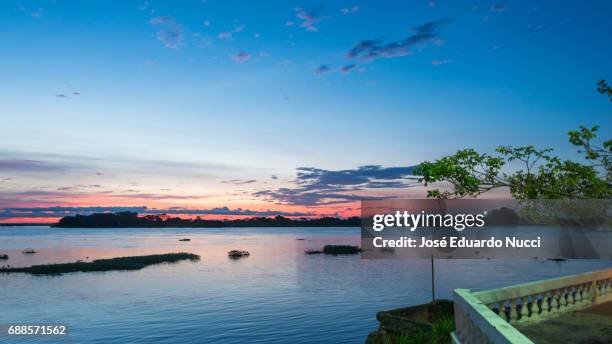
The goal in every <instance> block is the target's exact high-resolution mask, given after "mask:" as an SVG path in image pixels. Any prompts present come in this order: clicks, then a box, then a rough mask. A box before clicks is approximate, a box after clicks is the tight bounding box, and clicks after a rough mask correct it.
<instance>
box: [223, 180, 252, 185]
mask: <svg viewBox="0 0 612 344" xmlns="http://www.w3.org/2000/svg"><path fill="white" fill-rule="evenodd" d="M255 182H257V180H255V179H248V180H242V179H232V180H223V181H221V183H224V184H234V185H245V184H252V183H255Z"/></svg>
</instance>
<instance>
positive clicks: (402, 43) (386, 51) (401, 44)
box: [347, 19, 451, 61]
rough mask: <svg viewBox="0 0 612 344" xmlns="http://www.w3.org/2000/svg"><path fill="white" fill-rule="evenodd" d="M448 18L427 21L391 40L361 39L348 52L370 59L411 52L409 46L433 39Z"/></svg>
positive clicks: (397, 55)
mask: <svg viewBox="0 0 612 344" xmlns="http://www.w3.org/2000/svg"><path fill="white" fill-rule="evenodd" d="M450 22H451V20H450V19H440V20H436V21H431V22H427V23H425V24H423V25H420V26H417V27H415V28H413V29H412V32H413V33H412V35H410V36H408V37H406V38H404V39H402V40H399V41H391V42H387V43H385V42H383V41H382V40H379V39H374V40H363V41H361V42H359V43H357V44H355V45H354V46H353V47H352V48H351V49H350V50H349V51H348V52H347V56H348V57H349V58H351V59H359V60H362V61H372V60H375V59H378V58H393V57H400V56H406V55H410V54H412V50H411V48H412V47H414V46H415V45H417V44H425V43H428V42H431V41H433V40H434V39H436V38H437V37H438V36H439V34H440V33H439V30H440V28H441V27H442V26H443V25H445V24H448V23H450Z"/></svg>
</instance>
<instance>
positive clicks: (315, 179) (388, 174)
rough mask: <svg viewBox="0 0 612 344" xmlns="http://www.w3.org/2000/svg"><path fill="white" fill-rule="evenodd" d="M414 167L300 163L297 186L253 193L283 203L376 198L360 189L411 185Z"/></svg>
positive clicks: (322, 202)
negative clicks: (323, 166)
mask: <svg viewBox="0 0 612 344" xmlns="http://www.w3.org/2000/svg"><path fill="white" fill-rule="evenodd" d="M412 171H413V167H382V166H377V165H369V166H361V167H358V168H356V169H351V170H338V171H333V170H325V169H320V168H314V167H300V168H298V169H297V176H296V179H295V180H294V184H295V187H293V188H287V187H285V188H279V189H276V190H262V191H257V192H255V193H254V196H256V197H260V198H263V199H266V200H268V201H272V202H277V203H282V204H292V205H307V206H316V205H329V204H338V203H350V202H354V201H357V200H362V199H376V198H379V197H373V196H369V195H364V194H363V193H357V192H359V191H366V190H371V189H381V188H405V187H408V186H410V181H411V180H412V178H413V175H412Z"/></svg>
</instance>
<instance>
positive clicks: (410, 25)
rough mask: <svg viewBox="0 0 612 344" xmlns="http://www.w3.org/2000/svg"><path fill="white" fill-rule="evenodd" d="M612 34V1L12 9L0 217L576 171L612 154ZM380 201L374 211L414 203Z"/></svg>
mask: <svg viewBox="0 0 612 344" xmlns="http://www.w3.org/2000/svg"><path fill="white" fill-rule="evenodd" d="M611 14H612V3H610V2H609V1H589V2H586V3H579V2H576V1H557V2H552V1H541V2H535V1H528V2H527V1H507V2H498V1H469V2H463V1H409V2H403V3H399V2H397V1H335V2H321V1H318V2H312V1H265V2H254V1H221V0H208V1H199V0H193V1H180V2H176V1H174V2H170V1H155V0H150V1H148V2H145V1H121V2H113V3H112V5H110V3H109V2H106V1H61V0H56V1H3V2H2V4H0V26H1V27H2V30H1V31H0V44H1V46H2V55H1V56H2V63H1V64H0V75H2V78H3V81H4V82H2V83H1V84H0V88H1V90H0V92H1V94H2V110H1V113H2V122H3V135H2V137H0V161H2V163H0V172H2V175H4V176H5V177H4V178H5V179H8V180H5V181H4V182H1V183H0V193H2V194H1V195H0V208H2V207H4V208H7V207H11V206H53V205H66V204H69V205H71V206H98V205H100V203H103V204H102V205H109V204H116V203H119V204H120V205H122V206H142V205H145V206H158V207H169V206H175V207H189V208H194V207H195V208H206V209H209V208H213V207H225V206H228V207H230V208H232V209H235V208H237V207H240V208H241V209H243V208H249V209H255V208H256V209H268V208H273V209H293V208H295V207H293V208H292V207H290V206H302V207H301V208H300V211H304V206H307V207H308V206H313V205H312V204H301V205H300V204H286V198H278V199H274V198H272V199H270V198H262V197H260V195H262V192H264V193H263V194H265V193H266V191H267V194H268V196H269V195H270V191H275V190H278V189H280V188H287V189H291V190H294V189H295V188H296V176H297V173H298V170H297V169H298V168H300V167H312V168H316V169H321V170H325V171H329V172H330V173H333V172H334V171H352V172H350V173H349V174H351V173H353V172H356V173H358V172H359V171H360V170H359V169H358V167H359V166H364V165H380V166H383V167H382V168H383V169H384V168H391V167H402V166H403V167H406V166H412V165H415V164H417V163H419V162H421V161H423V160H425V159H435V158H437V157H439V156H441V155H444V154H449V153H452V152H454V151H456V150H457V149H460V148H465V147H474V148H477V149H480V150H484V151H491V150H492V149H493V148H494V147H495V146H497V145H500V144H505V145H524V144H535V145H537V146H541V147H553V148H555V149H556V150H557V152H558V153H559V154H562V155H567V156H571V155H572V154H573V148H572V147H570V146H569V145H568V144H567V143H566V136H565V133H566V132H567V131H568V130H570V129H573V128H575V127H577V126H578V125H581V124H586V125H592V124H601V125H603V127H604V129H603V130H604V131H603V133H604V134H607V135H609V128H610V126H609V124H610V117H609V115H610V114H609V104H608V103H607V102H606V101H605V99H603V98H602V97H601V96H599V95H598V94H597V93H596V92H595V83H596V82H597V81H598V80H600V79H605V78H607V79H611V78H612V75H611V74H612V69H611V68H610V63H609V61H610V60H611V57H612V45H611V44H609V41H610V34H611V33H612V25H611V24H610V16H611ZM428 23H429V24H428ZM419 30H420V31H419ZM360 42H361V43H362V45H361V46H360V45H359V43H360ZM363 42H370V43H369V45H368V44H363ZM356 47H358V48H359V47H361V48H360V49H358V50H359V51H360V53H359V54H357V55H356V56H352V57H351V54H350V51H355V50H352V49H354V48H356ZM367 53H372V56H370V58H367V57H366V56H365V55H366V54H367ZM343 67H344V70H343ZM361 171H362V172H363V171H366V172H365V173H373V172H372V171H370V170H367V169H366V170H361ZM376 173H378V172H376ZM402 173H403V172H402ZM351 175H352V174H351ZM271 176H274V177H276V178H272V177H271ZM401 176H403V174H402V175H398V176H397V177H401ZM370 177H372V178H374V176H372V175H370ZM251 180H254V181H253V182H250V183H246V184H240V182H238V184H236V183H229V181H242V182H245V181H251ZM297 180H298V181H299V178H298V179H297ZM134 184H136V185H134ZM79 185H80V186H79ZM83 185H97V186H96V187H91V186H90V187H83ZM230 185H231V187H230ZM297 185H299V184H297ZM373 189H375V190H370V189H369V188H368V187H367V186H366V187H364V188H363V189H362V190H360V191H362V192H363V193H365V194H369V193H377V192H378V193H380V192H382V193H393V192H396V193H399V194H402V192H404V191H403V190H388V189H384V188H378V187H376V188H373ZM389 189H393V188H389ZM400 189H401V188H400ZM129 190H132V191H129ZM105 195H106V196H105ZM108 195H114V196H113V197H115V198H111V199H108V197H107V196H108ZM130 195H131V196H133V197H130ZM143 195H149V197H152V196H151V195H155V196H158V197H156V198H154V199H152V198H146V197H140V196H143ZM185 195H187V196H194V198H189V199H185V198H181V197H185ZM258 195H259V196H258ZM164 197H165V198H164ZM173 197H174V198H173ZM118 198H120V199H121V202H118V201H117V199H118ZM283 200H285V203H283ZM155 202H157V203H155ZM296 209H297V208H296ZM338 209H339V208H336V211H337V210H338Z"/></svg>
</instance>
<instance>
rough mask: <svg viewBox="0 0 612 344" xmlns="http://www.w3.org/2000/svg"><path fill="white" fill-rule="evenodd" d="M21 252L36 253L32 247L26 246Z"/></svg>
mask: <svg viewBox="0 0 612 344" xmlns="http://www.w3.org/2000/svg"><path fill="white" fill-rule="evenodd" d="M21 253H23V254H34V253H38V252H36V251H34V249H33V248H26V249H25V250H23V251H21Z"/></svg>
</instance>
